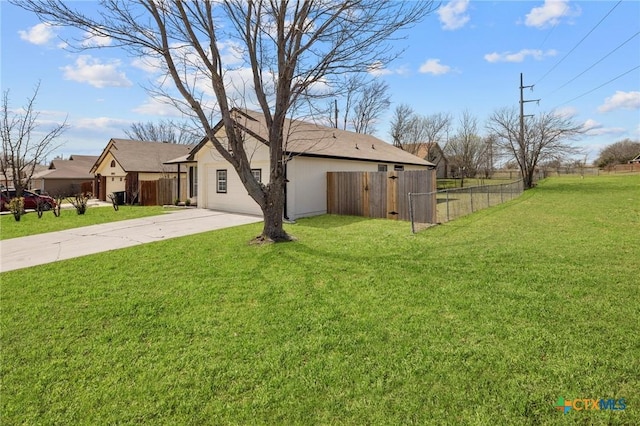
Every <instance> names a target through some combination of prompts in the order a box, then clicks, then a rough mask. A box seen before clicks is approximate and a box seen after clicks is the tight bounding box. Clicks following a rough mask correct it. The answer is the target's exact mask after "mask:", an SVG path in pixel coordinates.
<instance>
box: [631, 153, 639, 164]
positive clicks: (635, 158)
mask: <svg viewBox="0 0 640 426" xmlns="http://www.w3.org/2000/svg"><path fill="white" fill-rule="evenodd" d="M635 163H640V154H638V155H636V156H635V157H633V159H632V160H629V164H635Z"/></svg>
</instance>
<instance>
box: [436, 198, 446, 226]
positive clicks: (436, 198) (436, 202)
mask: <svg viewBox="0 0 640 426" xmlns="http://www.w3.org/2000/svg"><path fill="white" fill-rule="evenodd" d="M445 194H447V222H449V191H445ZM436 200H437V197H436ZM436 203H437V201H436Z"/></svg>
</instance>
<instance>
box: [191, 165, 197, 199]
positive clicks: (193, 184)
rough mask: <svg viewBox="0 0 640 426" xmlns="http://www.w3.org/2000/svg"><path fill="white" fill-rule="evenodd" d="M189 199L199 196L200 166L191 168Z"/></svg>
mask: <svg viewBox="0 0 640 426" xmlns="http://www.w3.org/2000/svg"><path fill="white" fill-rule="evenodd" d="M189 180H190V181H191V185H189V197H196V196H197V195H198V166H193V167H189Z"/></svg>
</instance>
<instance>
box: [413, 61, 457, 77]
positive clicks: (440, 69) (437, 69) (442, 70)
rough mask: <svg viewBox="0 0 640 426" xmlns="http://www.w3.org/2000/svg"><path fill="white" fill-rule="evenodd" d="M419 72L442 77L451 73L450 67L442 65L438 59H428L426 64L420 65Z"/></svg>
mask: <svg viewBox="0 0 640 426" xmlns="http://www.w3.org/2000/svg"><path fill="white" fill-rule="evenodd" d="M420 72H421V73H423V74H433V75H442V74H447V73H449V72H451V67H450V66H448V65H442V64H441V63H440V59H428V60H427V62H425V63H424V64H422V65H420Z"/></svg>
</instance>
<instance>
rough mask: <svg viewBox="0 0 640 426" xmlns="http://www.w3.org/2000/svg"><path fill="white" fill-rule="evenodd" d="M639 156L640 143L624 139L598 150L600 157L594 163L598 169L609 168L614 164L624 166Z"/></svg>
mask: <svg viewBox="0 0 640 426" xmlns="http://www.w3.org/2000/svg"><path fill="white" fill-rule="evenodd" d="M638 154H640V141H632V140H631V139H624V140H621V141H618V142H616V143H612V144H611V145H607V146H606V147H604V148H603V149H602V150H600V155H598V158H597V159H596V161H595V164H596V165H597V166H598V167H611V166H614V165H616V164H624V163H627V162H629V161H630V160H633V158H634V157H635V156H637V155H638Z"/></svg>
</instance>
